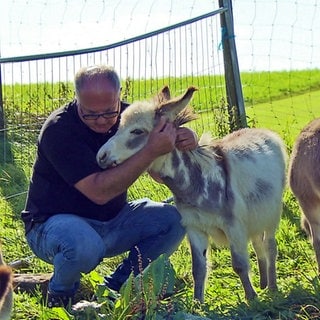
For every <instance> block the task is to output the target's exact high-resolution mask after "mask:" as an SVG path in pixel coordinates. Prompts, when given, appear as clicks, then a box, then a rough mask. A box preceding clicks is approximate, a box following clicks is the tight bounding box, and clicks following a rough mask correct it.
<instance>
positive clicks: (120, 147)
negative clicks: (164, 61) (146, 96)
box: [97, 86, 197, 168]
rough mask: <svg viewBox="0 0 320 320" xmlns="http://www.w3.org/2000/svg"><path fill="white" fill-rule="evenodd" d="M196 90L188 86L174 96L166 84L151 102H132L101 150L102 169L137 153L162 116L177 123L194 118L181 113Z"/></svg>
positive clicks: (99, 155)
mask: <svg viewBox="0 0 320 320" xmlns="http://www.w3.org/2000/svg"><path fill="white" fill-rule="evenodd" d="M196 90H197V89H196V88H195V87H189V88H188V89H187V90H186V92H185V93H184V94H183V95H181V96H179V97H176V98H173V99H171V97H170V91H169V88H168V87H167V86H166V87H164V88H163V89H162V90H161V91H160V92H159V93H158V95H156V96H155V97H154V99H153V100H152V101H149V102H148V101H139V102H134V103H133V104H131V105H130V106H129V107H128V108H127V109H126V110H125V111H124V112H123V113H122V114H121V121H120V124H119V128H118V131H117V132H116V134H115V135H114V136H113V137H112V138H111V139H109V140H108V141H107V142H106V143H105V144H104V145H103V146H102V147H101V148H100V150H99V151H98V153H97V161H98V164H99V165H100V166H101V167H102V168H107V167H110V166H112V165H117V164H120V163H121V162H123V161H125V160H126V159H128V158H129V157H130V156H132V155H133V154H135V153H136V152H138V151H139V150H140V149H141V148H142V147H143V146H144V145H145V144H146V143H147V140H148V136H149V134H150V132H151V131H152V129H153V128H154V127H155V125H156V124H157V123H158V121H159V119H160V117H161V116H163V117H165V118H167V119H168V121H174V122H176V123H177V125H180V124H182V123H185V122H187V121H190V120H192V119H194V116H192V115H191V114H189V113H187V114H186V115H185V116H181V111H182V110H184V109H185V108H186V107H187V105H188V103H189V101H190V100H191V98H192V95H193V92H194V91H196Z"/></svg>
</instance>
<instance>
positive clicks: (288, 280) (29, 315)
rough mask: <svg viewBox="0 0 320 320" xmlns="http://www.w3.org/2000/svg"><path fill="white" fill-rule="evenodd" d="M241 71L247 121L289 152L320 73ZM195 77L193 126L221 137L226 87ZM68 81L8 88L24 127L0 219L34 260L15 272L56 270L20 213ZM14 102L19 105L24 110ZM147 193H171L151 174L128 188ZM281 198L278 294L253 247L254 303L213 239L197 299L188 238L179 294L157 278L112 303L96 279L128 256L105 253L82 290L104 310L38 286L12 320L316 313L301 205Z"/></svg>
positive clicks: (11, 252)
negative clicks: (67, 307)
mask: <svg viewBox="0 0 320 320" xmlns="http://www.w3.org/2000/svg"><path fill="white" fill-rule="evenodd" d="M241 78H242V84H243V92H244V98H245V104H246V114H247V122H248V124H249V126H255V127H266V128H270V129H273V130H275V131H277V132H278V133H279V134H280V135H281V136H282V137H283V139H284V140H285V142H286V144H287V146H288V150H289V151H290V150H291V147H292V143H293V141H294V140H295V138H296V136H297V134H298V132H299V131H300V130H301V128H302V127H303V126H304V125H305V124H306V123H307V122H309V121H310V120H311V119H313V118H315V117H320V72H319V70H312V71H309V70H308V71H297V72H291V73H287V72H276V73H268V72H266V73H257V74H254V73H253V74H249V73H248V74H247V73H246V74H242V75H241ZM219 81H221V80H220V79H211V80H210V83H211V85H210V86H212V83H219ZM176 82H179V83H180V82H183V83H182V86H181V87H182V88H185V87H186V86H187V85H189V84H191V83H190V82H191V79H183V81H182V80H176ZM193 82H196V83H192V84H196V85H197V86H198V87H199V89H200V90H199V93H198V94H197V95H196V96H195V99H194V101H193V107H194V108H195V110H196V111H197V112H198V113H199V119H198V120H196V121H194V122H193V123H190V124H189V125H190V127H192V128H193V129H194V130H195V131H196V132H197V133H198V135H199V136H200V135H201V134H202V133H203V132H207V131H210V132H211V133H212V135H213V136H222V135H224V134H225V133H226V132H227V131H228V125H227V118H228V117H227V115H226V113H225V109H224V106H223V105H222V104H220V98H221V97H220V96H219V95H220V94H223V89H221V90H220V89H219V90H218V91H215V92H214V93H213V94H211V93H210V94H209V92H208V91H207V90H209V89H208V88H210V86H209V85H208V83H209V80H208V79H204V78H201V79H198V80H197V81H194V79H193ZM161 83H170V87H173V88H174V85H173V84H174V79H162V80H161ZM70 86H71V85H69V86H65V85H62V84H56V85H55V86H52V85H50V86H48V85H34V86H20V85H16V87H15V88H6V89H5V90H4V91H5V93H6V92H7V94H6V95H5V97H6V104H5V107H7V110H10V111H9V113H8V116H7V117H8V119H7V120H8V121H9V122H10V125H11V126H12V127H14V126H20V127H22V128H23V130H24V131H23V130H16V131H12V133H9V135H8V138H9V141H8V143H6V144H4V145H3V148H2V149H3V150H5V152H6V156H5V157H4V156H2V158H0V159H2V160H1V161H0V171H1V179H0V212H1V213H2V214H1V216H0V219H1V230H2V231H1V241H2V243H3V245H2V246H3V250H4V255H5V258H6V260H7V261H8V262H10V261H14V260H19V259H24V260H26V262H27V266H26V267H24V268H23V269H21V270H17V271H15V272H16V273H19V272H24V273H46V272H51V271H52V268H51V266H49V265H47V264H45V263H43V262H41V261H40V260H39V259H37V258H34V257H33V256H32V253H31V252H30V250H29V248H28V246H27V245H26V243H25V240H24V235H23V229H22V225H21V221H20V219H19V214H20V211H21V210H22V208H23V205H24V201H25V193H24V192H25V191H26V190H27V186H28V178H29V175H30V171H31V165H32V162H33V158H34V152H35V139H36V136H37V132H38V129H39V127H40V126H41V123H42V122H43V119H44V117H45V115H46V114H47V113H49V112H50V111H51V110H52V109H54V108H56V107H57V106H58V105H60V104H61V103H62V102H64V101H67V100H68V99H70V98H71V97H72V88H71V87H70ZM150 87H151V85H149V84H148V85H145V84H144V86H143V88H147V89H145V92H149V91H150V90H151V89H150ZM133 88H134V89H133ZM139 88H140V87H139V86H138V85H137V84H135V83H134V84H132V87H131V89H130V90H128V92H132V93H137V92H138V90H140V89H139ZM174 92H180V89H179V88H178V87H177V88H176V90H175V91H174ZM134 96H135V95H134V94H132V95H131V96H130V95H128V96H127V98H128V100H130V99H134ZM57 97H59V98H57ZM204 97H206V102H204ZM207 101H211V103H212V105H211V106H208V102H207ZM17 105H19V110H20V111H21V112H20V113H19V116H17ZM11 108H12V109H11ZM11 110H12V111H11ZM14 110H15V111H14ZM7 148H9V149H10V150H9V151H10V153H9V152H8V151H7ZM14 195H15V196H14ZM142 196H147V197H150V198H152V199H154V200H163V199H166V198H167V197H169V196H170V192H169V191H168V189H167V188H166V187H165V186H163V185H159V184H156V183H155V182H153V181H152V180H151V179H150V178H149V177H148V176H147V175H146V174H144V175H142V176H141V177H140V178H139V180H137V181H136V182H135V184H134V185H133V186H132V187H131V188H130V190H129V198H130V199H135V198H140V197H142ZM283 199H284V204H283V216H282V220H281V223H280V227H279V230H278V233H277V241H278V249H279V255H278V261H277V269H278V286H279V292H277V293H269V292H268V290H260V289H259V288H258V283H259V277H258V272H257V265H256V258H255V256H254V254H253V250H252V248H251V246H250V247H249V249H250V260H251V268H252V272H251V277H252V280H253V284H254V286H255V288H256V289H257V292H258V295H259V298H258V299H256V300H254V301H252V302H250V303H247V302H246V301H245V299H244V294H243V289H242V286H241V284H240V280H239V279H238V277H237V275H236V274H235V273H234V272H233V270H232V267H231V261H230V252H229V250H228V249H227V248H216V247H214V245H212V247H211V248H210V250H209V256H208V257H209V262H210V267H209V272H208V280H207V288H206V298H205V303H204V304H203V305H200V304H198V303H197V302H195V301H193V299H192V274H191V257H190V253H189V247H188V243H187V241H185V240H184V241H183V243H182V244H181V245H180V247H179V249H178V250H177V251H176V252H175V253H174V254H173V256H172V257H171V262H172V264H173V267H174V269H175V272H176V279H175V281H174V284H175V288H174V290H175V293H174V294H173V295H172V296H171V297H169V298H166V299H164V298H161V297H159V296H158V295H157V294H156V293H155V287H156V286H157V285H158V282H159V281H160V280H161V279H160V278H158V276H154V277H153V278H152V279H146V280H145V281H146V282H147V283H148V285H147V286H146V287H143V288H142V287H140V289H143V290H142V291H143V295H141V294H140V293H139V292H138V291H136V292H132V290H131V288H130V286H128V288H126V292H125V294H124V295H123V296H122V297H121V298H120V297H119V298H118V299H117V300H116V301H115V302H110V301H109V300H108V299H106V298H105V297H103V295H102V294H101V292H100V291H99V289H98V286H97V284H98V283H99V282H101V281H102V277H103V276H104V275H106V274H109V273H110V272H111V271H112V270H114V268H115V267H116V265H117V264H118V262H119V261H120V260H121V257H115V258H112V259H106V260H105V261H104V262H103V263H102V264H101V265H100V266H99V267H97V269H96V270H95V271H94V272H92V273H91V274H89V275H84V277H83V281H82V286H83V287H84V288H85V293H86V294H84V296H85V297H87V298H89V297H90V296H91V295H92V294H93V293H95V294H96V295H97V296H98V297H99V299H100V302H103V304H102V305H101V306H100V311H96V310H91V311H88V310H87V311H86V312H87V313H89V312H91V314H90V315H85V314H81V313H78V314H77V315H71V314H67V313H66V312H65V311H64V310H63V309H56V310H50V309H48V308H46V307H45V306H44V304H43V302H42V299H41V294H40V292H36V293H35V294H33V295H29V294H26V293H18V292H17V293H15V306H14V313H13V318H12V319H14V320H18V319H19V320H20V319H43V320H47V319H115V320H118V319H119V320H120V319H184V317H183V313H190V314H194V315H198V316H203V317H207V318H210V319H319V318H320V282H319V277H318V271H317V267H316V261H315V256H314V252H313V249H312V247H311V244H310V243H309V241H308V239H307V238H306V235H305V234H304V233H303V232H302V230H301V228H300V211H299V207H298V205H297V202H296V200H295V198H294V197H293V195H292V194H291V192H290V191H289V190H288V189H287V190H286V191H285V194H284V197H283ZM156 263H157V265H156V267H157V268H158V270H161V268H162V267H163V264H162V261H159V262H156ZM140 285H141V284H140Z"/></svg>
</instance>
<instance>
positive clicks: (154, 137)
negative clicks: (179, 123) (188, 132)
mask: <svg viewBox="0 0 320 320" xmlns="http://www.w3.org/2000/svg"><path fill="white" fill-rule="evenodd" d="M176 138H177V130H176V128H175V127H174V125H173V123H172V122H167V120H166V119H165V118H164V117H161V118H160V121H159V123H158V124H157V125H156V126H155V128H154V129H153V130H152V132H151V133H150V136H149V139H148V142H147V145H146V146H145V148H147V149H148V151H149V152H150V155H152V156H153V157H154V158H157V157H159V156H161V155H163V154H166V153H169V152H171V151H172V150H173V149H174V147H175V141H176Z"/></svg>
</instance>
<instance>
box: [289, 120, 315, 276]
mask: <svg viewBox="0 0 320 320" xmlns="http://www.w3.org/2000/svg"><path fill="white" fill-rule="evenodd" d="M288 178H289V186H290V188H291V190H292V192H293V194H294V195H295V196H296V198H297V199H298V201H299V204H300V207H301V209H302V212H303V214H302V216H301V225H302V228H303V229H304V230H305V231H306V233H307V234H308V236H309V237H310V239H311V242H312V245H313V248H314V250H315V253H316V258H317V262H318V271H319V273H320V118H318V119H314V120H313V121H311V122H310V123H309V124H307V125H306V126H305V127H304V128H303V129H302V131H301V132H300V134H299V136H298V138H297V140H296V142H295V145H294V147H293V150H292V154H291V158H290V163H289V172H288Z"/></svg>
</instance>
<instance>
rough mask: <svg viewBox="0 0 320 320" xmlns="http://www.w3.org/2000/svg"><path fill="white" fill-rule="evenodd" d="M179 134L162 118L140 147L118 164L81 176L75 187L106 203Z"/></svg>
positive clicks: (140, 172)
mask: <svg viewBox="0 0 320 320" xmlns="http://www.w3.org/2000/svg"><path fill="white" fill-rule="evenodd" d="M176 135H177V134H176V129H175V128H174V126H173V124H172V123H166V120H165V119H164V118H163V119H161V120H160V122H159V124H158V125H157V126H156V127H155V128H154V130H153V131H152V132H151V134H150V137H149V139H148V142H147V144H146V145H145V146H144V147H143V148H142V149H141V150H140V151H138V152H137V153H136V154H135V155H133V156H132V157H130V158H129V159H127V160H126V161H124V162H123V163H121V164H120V165H118V166H117V167H114V168H110V169H107V170H104V171H101V172H96V173H93V174H91V175H89V176H87V177H85V178H83V179H81V180H80V181H78V182H77V183H76V184H75V188H76V189H78V190H79V191H80V192H81V193H83V194H84V195H85V196H86V197H87V198H89V199H90V200H91V201H93V202H94V203H96V204H101V205H102V204H105V203H106V202H108V201H110V200H111V199H113V198H114V197H116V196H117V195H119V194H121V193H122V192H124V191H126V190H127V188H128V187H129V186H130V185H131V184H132V183H133V182H134V181H135V180H137V178H138V177H139V176H140V175H141V174H142V173H143V172H144V171H145V170H146V169H147V168H148V167H149V165H150V164H151V163H152V161H154V160H155V159H156V158H157V157H159V156H161V155H163V154H166V153H168V152H170V151H172V150H173V149H174V145H175V141H176Z"/></svg>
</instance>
